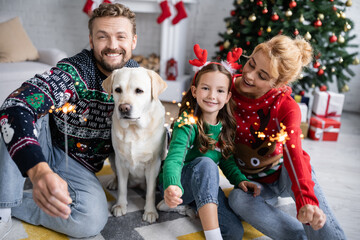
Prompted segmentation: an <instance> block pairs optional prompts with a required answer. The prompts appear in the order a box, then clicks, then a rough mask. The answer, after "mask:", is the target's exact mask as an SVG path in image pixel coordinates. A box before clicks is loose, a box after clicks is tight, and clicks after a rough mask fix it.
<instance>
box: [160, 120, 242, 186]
mask: <svg viewBox="0 0 360 240" xmlns="http://www.w3.org/2000/svg"><path fill="white" fill-rule="evenodd" d="M221 129H222V124H221V123H218V124H217V125H208V129H207V132H206V134H208V135H210V137H211V138H213V139H215V140H216V141H218V138H219V134H220V132H221ZM198 134H199V131H198V127H197V125H196V124H191V125H190V124H184V122H183V121H180V122H175V124H174V128H173V132H172V139H171V142H170V147H169V151H168V154H167V156H166V159H165V163H164V166H163V169H162V172H161V173H160V175H159V180H160V183H163V187H164V190H165V189H166V188H167V187H168V186H170V185H176V186H179V187H180V188H181V190H182V192H184V189H183V187H182V185H181V170H182V168H183V166H184V165H186V164H188V163H190V162H191V161H193V160H194V159H195V158H197V157H201V156H204V157H209V158H211V159H212V160H213V161H214V162H215V163H216V164H218V165H219V166H220V169H221V170H222V172H223V173H224V175H225V176H226V178H227V179H228V180H229V181H230V183H231V184H233V185H236V186H237V185H238V184H239V183H240V182H242V181H248V180H247V178H246V177H245V176H244V175H243V174H242V173H241V171H240V170H239V168H238V167H237V166H236V163H235V161H234V158H233V156H231V157H229V158H228V159H226V160H225V159H224V158H223V157H222V155H221V152H220V150H219V148H218V147H216V148H215V149H214V150H208V151H207V152H206V153H201V152H200V150H199V141H198Z"/></svg>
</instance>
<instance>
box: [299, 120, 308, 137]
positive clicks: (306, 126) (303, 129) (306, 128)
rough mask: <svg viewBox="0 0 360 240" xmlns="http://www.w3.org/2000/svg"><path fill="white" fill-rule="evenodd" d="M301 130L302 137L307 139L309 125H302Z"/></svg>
mask: <svg viewBox="0 0 360 240" xmlns="http://www.w3.org/2000/svg"><path fill="white" fill-rule="evenodd" d="M300 129H301V132H302V135H303V136H304V138H307V136H308V132H309V123H307V122H302V123H301V124H300Z"/></svg>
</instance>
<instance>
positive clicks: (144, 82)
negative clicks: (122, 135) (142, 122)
mask: <svg viewBox="0 0 360 240" xmlns="http://www.w3.org/2000/svg"><path fill="white" fill-rule="evenodd" d="M102 86H103V88H104V90H105V91H106V92H107V93H108V94H109V98H110V96H111V94H112V95H113V98H114V104H115V112H116V114H117V117H118V118H119V119H126V120H132V121H136V120H138V119H140V118H141V116H142V114H143V112H146V111H147V110H148V109H150V107H151V104H152V103H153V102H154V101H157V100H158V97H159V95H160V94H161V93H162V92H163V91H164V90H165V89H166V87H167V84H166V83H165V81H164V80H162V78H161V77H160V76H159V74H157V73H156V72H154V71H152V70H148V69H145V68H142V67H138V68H126V67H124V68H121V69H117V70H114V71H113V72H112V74H111V75H110V76H109V77H108V78H106V79H105V80H104V82H103V83H102Z"/></svg>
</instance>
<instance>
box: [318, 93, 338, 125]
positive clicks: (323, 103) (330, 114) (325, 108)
mask: <svg viewBox="0 0 360 240" xmlns="http://www.w3.org/2000/svg"><path fill="white" fill-rule="evenodd" d="M344 99H345V96H344V94H340V93H334V92H329V91H320V92H315V95H314V102H313V106H312V114H313V115H315V116H317V117H326V118H332V119H335V120H337V121H340V116H341V112H342V109H343V105H344Z"/></svg>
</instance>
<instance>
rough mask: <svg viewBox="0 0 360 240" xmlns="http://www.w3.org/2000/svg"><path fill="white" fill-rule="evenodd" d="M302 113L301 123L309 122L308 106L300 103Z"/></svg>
mask: <svg viewBox="0 0 360 240" xmlns="http://www.w3.org/2000/svg"><path fill="white" fill-rule="evenodd" d="M298 105H299V107H300V111H301V122H307V118H308V106H307V105H306V104H305V103H298Z"/></svg>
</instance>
